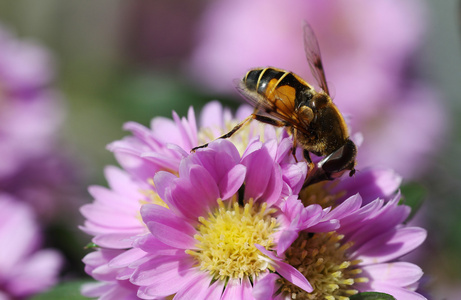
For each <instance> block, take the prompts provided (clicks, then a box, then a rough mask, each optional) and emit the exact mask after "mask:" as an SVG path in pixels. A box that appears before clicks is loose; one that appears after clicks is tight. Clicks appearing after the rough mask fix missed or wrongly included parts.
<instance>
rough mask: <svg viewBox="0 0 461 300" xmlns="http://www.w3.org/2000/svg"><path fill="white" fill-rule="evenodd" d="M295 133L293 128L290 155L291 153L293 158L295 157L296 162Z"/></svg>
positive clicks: (295, 130)
mask: <svg viewBox="0 0 461 300" xmlns="http://www.w3.org/2000/svg"><path fill="white" fill-rule="evenodd" d="M296 134H297V129H296V128H293V146H291V155H293V158H294V159H295V161H296V162H298V159H297V158H296V147H297V140H296V138H295V137H296Z"/></svg>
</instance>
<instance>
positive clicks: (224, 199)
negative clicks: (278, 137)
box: [130, 140, 322, 299]
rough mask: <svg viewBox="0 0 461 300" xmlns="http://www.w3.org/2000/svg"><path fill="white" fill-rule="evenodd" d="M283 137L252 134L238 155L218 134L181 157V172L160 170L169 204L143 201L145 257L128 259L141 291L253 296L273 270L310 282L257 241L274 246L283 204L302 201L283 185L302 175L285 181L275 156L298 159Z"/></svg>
mask: <svg viewBox="0 0 461 300" xmlns="http://www.w3.org/2000/svg"><path fill="white" fill-rule="evenodd" d="M282 144H283V140H282V141H281V142H280V144H279V146H278V147H277V145H276V144H274V143H273V140H269V141H267V142H266V143H264V144H263V143H261V142H258V141H255V142H254V143H250V145H249V146H248V148H247V151H245V152H244V154H243V155H242V156H240V154H239V152H238V151H237V149H236V148H235V146H233V145H232V143H230V142H229V141H227V140H218V141H216V142H213V143H211V144H210V145H209V146H208V148H206V149H200V150H197V153H195V154H192V155H190V156H189V157H187V158H185V159H184V160H183V161H181V164H180V168H179V175H178V176H175V175H173V174H171V173H168V172H159V173H157V174H156V175H155V177H154V184H155V186H156V187H157V189H158V193H159V196H160V198H162V199H163V200H164V201H165V203H166V204H167V206H168V208H165V207H161V206H159V205H144V206H143V207H142V208H141V215H142V218H143V221H144V223H145V224H146V226H147V228H148V229H149V231H150V233H149V234H147V235H145V236H144V237H143V238H141V239H139V240H137V242H136V247H139V248H141V249H142V250H144V251H145V252H146V256H145V257H143V258H141V259H138V261H135V262H132V263H131V265H132V266H136V267H135V268H134V269H135V270H134V272H133V274H132V275H131V277H130V281H131V282H132V283H134V284H136V285H139V286H140V288H139V292H138V296H139V297H140V298H143V299H152V298H155V297H166V296H168V295H171V294H176V297H178V299H186V298H191V297H192V298H193V297H197V298H198V299H206V298H207V297H212V295H213V296H214V297H218V298H222V299H235V298H236V297H237V298H240V297H243V298H245V297H247V296H251V291H252V283H253V282H257V281H258V280H260V279H261V278H263V277H264V276H265V275H267V274H269V272H270V271H277V272H279V273H281V274H284V275H285V276H286V278H287V279H288V280H291V281H293V282H295V283H296V284H299V285H300V286H301V287H302V288H303V289H306V290H308V291H310V290H311V289H312V288H311V287H310V286H309V285H308V284H307V281H306V280H305V278H303V277H302V276H300V273H299V272H297V271H295V270H294V269H293V268H292V267H290V266H289V265H287V264H285V263H283V262H277V264H273V265H272V264H271V263H270V262H268V261H267V260H266V259H264V258H261V254H260V251H259V250H258V248H256V246H255V244H259V245H262V247H263V248H268V249H273V248H274V247H276V245H277V243H278V240H279V239H280V237H281V235H282V234H283V231H284V228H283V226H282V227H280V226H281V225H283V224H282V223H281V222H279V221H278V217H277V216H278V215H279V214H278V213H277V212H278V209H277V207H278V205H281V204H282V203H284V202H286V201H287V202H291V201H295V202H299V201H298V200H297V197H294V198H292V197H285V196H284V191H286V190H287V191H293V190H297V188H295V187H294V186H291V187H290V188H288V187H285V186H286V185H291V184H292V183H295V185H297V184H299V182H291V184H289V183H288V182H290V181H288V182H286V181H285V180H284V176H283V173H282V171H281V169H280V165H279V164H278V163H277V161H280V160H284V159H286V158H287V159H291V160H294V159H293V158H292V156H291V152H290V148H286V147H281V145H282ZM295 164H296V165H298V164H299V163H295ZM302 164H303V165H305V163H302ZM304 172H305V170H304ZM302 182H303V181H302V180H301V182H300V183H301V184H302ZM288 196H289V195H288ZM317 213H319V214H321V213H322V209H321V208H320V209H318V210H317ZM320 221H321V218H318V219H317V220H316V222H313V224H315V223H318V222H320ZM245 295H247V296H245Z"/></svg>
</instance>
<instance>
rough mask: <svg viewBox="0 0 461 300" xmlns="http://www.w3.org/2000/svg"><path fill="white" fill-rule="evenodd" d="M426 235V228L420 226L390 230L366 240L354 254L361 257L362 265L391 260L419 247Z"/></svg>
mask: <svg viewBox="0 0 461 300" xmlns="http://www.w3.org/2000/svg"><path fill="white" fill-rule="evenodd" d="M426 236H427V232H426V230H424V229H422V228H418V227H404V228H399V229H395V230H390V231H388V232H386V233H384V234H381V235H378V236H376V237H375V238H373V239H371V240H369V241H368V242H366V243H365V244H364V245H363V246H362V247H360V248H359V249H357V250H356V251H355V253H354V254H352V256H354V257H357V258H360V259H361V260H362V262H361V264H362V265H367V264H374V263H381V262H386V261H391V260H394V259H396V258H398V257H401V256H403V255H405V254H407V253H409V252H410V251H412V250H414V249H415V248H417V247H418V246H419V245H421V244H422V243H423V241H424V240H425V239H426Z"/></svg>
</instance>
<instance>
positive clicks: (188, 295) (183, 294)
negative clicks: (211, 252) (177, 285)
mask: <svg viewBox="0 0 461 300" xmlns="http://www.w3.org/2000/svg"><path fill="white" fill-rule="evenodd" d="M194 275H195V276H194V277H195V278H190V280H189V282H188V283H187V284H186V285H184V286H183V287H182V288H181V290H180V291H179V292H177V293H176V295H175V298H176V299H208V298H207V295H208V294H209V293H210V288H211V287H210V283H211V281H212V278H210V277H209V275H208V274H206V273H196V274H194ZM220 292H221V291H220ZM218 299H219V298H218Z"/></svg>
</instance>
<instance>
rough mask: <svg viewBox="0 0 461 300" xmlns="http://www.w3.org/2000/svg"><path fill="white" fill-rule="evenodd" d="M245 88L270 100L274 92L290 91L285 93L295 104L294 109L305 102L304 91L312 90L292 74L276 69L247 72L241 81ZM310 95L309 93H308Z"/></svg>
mask: <svg viewBox="0 0 461 300" xmlns="http://www.w3.org/2000/svg"><path fill="white" fill-rule="evenodd" d="M243 82H244V84H245V86H246V88H247V89H248V90H249V91H250V92H257V93H258V94H259V95H262V96H264V97H265V98H267V99H269V100H272V99H273V97H274V95H273V93H274V91H288V90H289V91H291V92H290V93H287V96H289V97H290V98H292V99H290V100H291V101H294V102H295V103H296V107H298V105H299V104H300V101H301V102H303V103H304V101H306V91H310V90H312V87H311V86H310V85H308V84H307V83H306V82H305V81H304V80H302V79H301V78H300V77H298V76H297V75H295V74H293V73H292V72H289V71H285V70H281V69H276V68H260V69H253V70H250V71H248V73H247V74H246V76H245V77H244V80H243ZM308 95H311V93H308Z"/></svg>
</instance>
